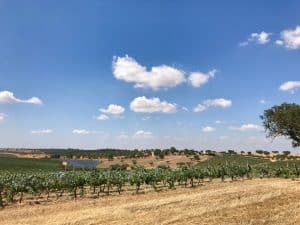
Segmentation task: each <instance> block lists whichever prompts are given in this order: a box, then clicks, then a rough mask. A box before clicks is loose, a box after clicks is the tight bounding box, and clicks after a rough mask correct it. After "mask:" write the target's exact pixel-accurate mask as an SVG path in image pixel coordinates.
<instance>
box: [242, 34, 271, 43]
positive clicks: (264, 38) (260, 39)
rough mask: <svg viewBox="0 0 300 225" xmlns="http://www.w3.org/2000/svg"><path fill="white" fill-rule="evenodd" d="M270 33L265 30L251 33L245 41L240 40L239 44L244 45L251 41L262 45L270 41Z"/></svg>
mask: <svg viewBox="0 0 300 225" xmlns="http://www.w3.org/2000/svg"><path fill="white" fill-rule="evenodd" d="M271 35H272V34H271V33H267V32H265V31H262V32H260V33H251V34H250V37H249V38H248V39H247V41H244V42H241V43H240V44H239V45H240V46H246V45H248V44H249V43H251V42H254V43H257V44H260V45H264V44H267V43H268V42H269V41H270V36H271Z"/></svg>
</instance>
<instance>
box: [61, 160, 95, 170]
mask: <svg viewBox="0 0 300 225" xmlns="http://www.w3.org/2000/svg"><path fill="white" fill-rule="evenodd" d="M67 163H68V165H71V166H74V167H84V168H96V167H97V166H98V164H99V163H100V162H99V161H98V160H80V159H71V160H67Z"/></svg>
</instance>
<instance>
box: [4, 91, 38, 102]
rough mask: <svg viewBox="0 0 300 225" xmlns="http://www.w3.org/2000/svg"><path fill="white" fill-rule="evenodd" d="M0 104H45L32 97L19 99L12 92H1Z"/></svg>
mask: <svg viewBox="0 0 300 225" xmlns="http://www.w3.org/2000/svg"><path fill="white" fill-rule="evenodd" d="M0 103H2V104H14V103H28V104H35V105H41V104H43V102H42V101H41V100H40V99H39V98H37V97H31V98H29V99H25V100H22V99H18V98H16V97H15V96H14V93H12V92H10V91H1V92H0Z"/></svg>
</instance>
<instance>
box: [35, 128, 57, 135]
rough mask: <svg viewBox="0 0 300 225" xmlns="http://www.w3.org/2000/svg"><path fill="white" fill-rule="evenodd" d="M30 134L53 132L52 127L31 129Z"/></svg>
mask: <svg viewBox="0 0 300 225" xmlns="http://www.w3.org/2000/svg"><path fill="white" fill-rule="evenodd" d="M31 133H32V134H51V133H53V130H52V129H41V130H32V131H31Z"/></svg>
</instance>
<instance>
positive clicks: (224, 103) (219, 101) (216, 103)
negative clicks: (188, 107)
mask: <svg viewBox="0 0 300 225" xmlns="http://www.w3.org/2000/svg"><path fill="white" fill-rule="evenodd" d="M230 106H232V101H231V100H227V99H224V98H216V99H207V100H205V101H203V103H202V104H198V105H197V106H196V107H195V108H194V112H203V111H204V110H206V109H208V108H209V107H221V108H228V107H230Z"/></svg>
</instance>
